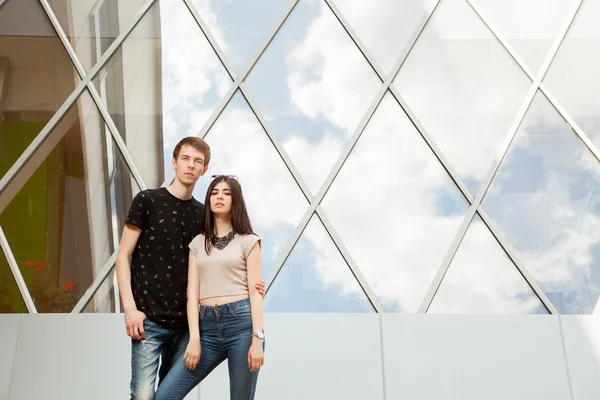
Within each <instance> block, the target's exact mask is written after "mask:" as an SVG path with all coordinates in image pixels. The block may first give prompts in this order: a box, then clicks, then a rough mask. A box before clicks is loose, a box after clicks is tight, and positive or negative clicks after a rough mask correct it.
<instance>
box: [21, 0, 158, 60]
mask: <svg viewBox="0 0 600 400" xmlns="http://www.w3.org/2000/svg"><path fill="white" fill-rule="evenodd" d="M26 2H33V1H31V0H27V1H26ZM145 2H146V1H145V0H127V1H119V0H102V1H97V0H77V1H65V0H48V3H49V4H50V8H51V9H52V12H53V13H54V15H55V16H56V18H57V19H58V21H59V22H60V25H61V28H62V30H63V31H64V32H65V34H66V35H67V37H68V38H69V41H70V42H71V45H72V46H73V48H74V49H75V53H76V54H77V58H79V61H80V62H81V64H82V65H83V68H84V69H85V70H86V71H89V70H90V69H91V68H92V67H93V66H94V65H95V64H96V62H97V61H98V60H99V59H100V57H102V55H104V52H106V49H108V47H109V46H110V45H111V44H112V43H113V42H114V41H115V39H116V38H117V36H119V34H120V33H121V31H122V30H123V29H124V28H126V27H127V26H128V25H130V24H131V23H133V21H134V20H135V17H136V15H137V13H138V11H139V10H140V8H141V7H142V5H143V4H144V3H145Z"/></svg>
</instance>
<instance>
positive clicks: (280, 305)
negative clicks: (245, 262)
mask: <svg viewBox="0 0 600 400" xmlns="http://www.w3.org/2000/svg"><path fill="white" fill-rule="evenodd" d="M265 311H267V312H337V313H339V312H351V313H357V312H374V309H373V307H372V306H371V303H370V302H369V300H368V298H367V296H366V295H365V293H364V292H363V290H362V289H361V287H360V285H359V284H358V281H357V280H356V278H355V277H354V275H353V274H352V272H351V270H350V268H349V267H348V264H346V262H345V261H344V259H343V258H342V256H341V254H340V252H339V251H338V249H337V247H336V246H335V244H334V243H333V241H332V240H331V237H330V236H329V234H328V233H327V231H326V230H325V227H324V226H323V224H322V223H321V221H320V220H319V218H318V217H316V216H313V217H312V219H311V220H310V222H309V223H308V225H307V227H306V229H305V230H304V232H303V233H302V236H300V239H299V240H298V242H297V243H296V246H295V247H294V249H293V250H292V252H291V254H290V256H289V257H288V259H287V260H286V262H285V264H284V265H283V266H282V267H281V270H280V271H279V274H278V275H277V277H276V278H275V281H274V282H273V284H272V286H271V288H270V289H269V292H268V293H267V295H266V297H265Z"/></svg>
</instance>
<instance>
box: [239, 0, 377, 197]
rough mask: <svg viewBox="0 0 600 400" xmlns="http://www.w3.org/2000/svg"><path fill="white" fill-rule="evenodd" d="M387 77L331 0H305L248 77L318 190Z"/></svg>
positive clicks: (254, 97) (278, 131)
mask: <svg viewBox="0 0 600 400" xmlns="http://www.w3.org/2000/svg"><path fill="white" fill-rule="evenodd" d="M380 86H381V81H380V80H379V79H378V78H377V76H376V75H375V72H374V71H373V69H372V68H371V67H370V65H369V64H368V63H367V61H366V60H365V58H364V57H363V55H362V53H361V52H360V51H359V50H358V48H357V47H356V45H355V44H354V43H353V42H352V41H351V39H350V37H349V36H348V34H347V33H346V31H345V30H344V29H343V27H342V26H341V25H340V23H339V21H338V20H337V19H336V18H335V16H334V15H333V13H332V12H331V10H330V9H329V7H327V5H326V4H325V2H309V1H306V2H305V1H302V2H300V3H298V5H297V6H296V7H295V8H294V10H293V11H292V13H291V15H290V17H289V18H288V20H287V21H286V22H285V24H284V25H283V27H282V28H281V30H280V31H279V32H278V33H277V36H275V39H274V40H273V42H272V43H271V44H270V45H269V47H268V48H267V50H266V52H265V53H264V54H263V56H262V57H261V58H260V60H259V61H258V63H257V64H256V66H255V68H254V69H253V70H252V73H251V74H250V76H249V77H248V79H247V81H246V88H247V90H248V93H249V94H250V96H251V101H252V103H253V104H255V105H256V106H257V108H258V109H259V112H261V113H262V114H263V115H264V116H265V118H266V120H267V123H268V125H269V127H270V129H271V130H272V131H273V132H274V134H275V135H276V136H277V138H278V140H279V141H280V142H281V144H282V145H283V148H284V149H285V151H286V152H287V153H288V155H289V157H290V159H291V160H292V162H293V163H294V165H295V166H296V168H297V169H298V171H299V172H300V174H301V175H302V177H303V179H304V181H305V182H306V184H307V185H308V186H309V188H310V190H311V192H313V194H316V193H317V192H318V190H319V188H320V187H321V184H322V183H323V181H324V179H325V177H327V175H328V174H329V171H330V170H331V168H332V167H333V165H334V164H335V161H336V160H337V158H338V157H339V155H340V153H341V151H342V149H343V147H344V145H345V143H346V141H347V139H348V138H349V137H350V136H351V135H352V134H353V133H354V130H355V129H356V128H357V126H358V124H359V122H360V120H361V118H362V117H363V115H364V113H365V112H366V110H367V108H368V106H369V105H370V104H371V102H372V101H373V99H374V96H375V93H376V92H377V90H378V89H379V88H380Z"/></svg>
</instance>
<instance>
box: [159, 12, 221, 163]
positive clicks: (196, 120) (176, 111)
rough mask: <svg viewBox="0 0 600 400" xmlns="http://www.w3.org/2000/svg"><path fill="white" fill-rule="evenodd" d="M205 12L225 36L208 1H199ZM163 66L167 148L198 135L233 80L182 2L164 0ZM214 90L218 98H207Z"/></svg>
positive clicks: (170, 148)
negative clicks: (166, 0) (216, 23)
mask: <svg viewBox="0 0 600 400" xmlns="http://www.w3.org/2000/svg"><path fill="white" fill-rule="evenodd" d="M197 3H198V5H199V6H201V15H202V17H203V18H204V19H205V20H206V22H207V24H208V25H209V26H210V27H211V29H212V31H211V32H212V34H213V35H214V36H216V37H220V36H221V33H220V32H221V31H220V29H219V27H218V26H216V25H215V20H216V17H215V15H214V13H213V12H211V11H210V9H209V8H208V3H207V2H197ZM160 4H161V27H162V29H161V32H162V70H163V82H162V86H163V91H162V96H163V99H162V102H163V131H164V133H163V135H164V139H163V143H164V148H165V151H166V152H170V151H171V150H172V149H173V147H174V146H175V144H176V143H177V142H178V141H179V140H180V139H182V138H184V137H185V136H190V135H197V134H198V133H199V131H200V128H201V127H202V126H203V124H204V123H205V122H206V120H207V119H208V117H209V116H210V114H211V112H212V111H213V108H214V106H215V104H216V103H217V102H218V100H219V99H220V98H221V97H222V96H223V95H224V94H225V92H226V91H227V90H228V89H229V87H230V85H231V80H230V79H229V77H228V75H227V74H226V72H225V69H224V68H223V66H222V65H221V63H220V62H219V60H218V58H217V56H216V55H215V53H214V50H213V49H212V47H211V46H210V45H209V43H208V41H207V40H206V38H205V37H204V35H203V34H202V31H201V30H200V28H199V27H198V25H197V24H196V22H195V21H194V19H193V17H192V15H191V14H190V13H189V11H188V9H187V7H186V6H185V5H184V3H182V2H179V1H177V2H175V1H169V2H161V3H160ZM211 92H216V93H218V96H216V97H217V98H216V99H207V97H206V96H207V95H208V94H209V93H211Z"/></svg>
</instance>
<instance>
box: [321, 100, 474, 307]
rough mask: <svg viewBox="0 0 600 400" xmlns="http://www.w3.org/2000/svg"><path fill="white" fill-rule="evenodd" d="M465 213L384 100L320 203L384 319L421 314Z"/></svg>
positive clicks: (417, 139) (422, 146) (393, 105)
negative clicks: (390, 315)
mask: <svg viewBox="0 0 600 400" xmlns="http://www.w3.org/2000/svg"><path fill="white" fill-rule="evenodd" d="M467 206H468V204H467V202H466V201H465V199H464V197H463V196H462V195H461V194H460V192H459V191H458V188H457V187H456V186H455V184H454V182H452V180H451V179H450V177H449V176H448V174H447V173H446V171H445V170H444V169H443V168H442V166H441V165H440V163H439V161H438V160H437V159H436V158H435V156H434V154H433V153H432V152H431V150H430V148H429V147H428V146H427V145H426V143H425V142H424V140H423V139H422V137H421V136H420V135H419V134H418V132H417V131H416V129H415V128H414V126H413V125H412V124H411V122H410V120H409V119H408V118H407V117H406V115H405V114H404V113H403V112H402V109H401V108H400V106H399V105H398V103H397V102H396V100H395V99H394V98H393V97H392V96H391V95H390V94H389V93H388V94H386V95H385V97H384V99H383V100H382V102H381V104H380V105H379V107H378V109H377V110H376V111H375V114H374V115H373V118H372V119H371V121H370V122H369V124H368V125H367V127H366V129H365V131H364V133H363V135H362V136H361V138H360V139H359V141H358V143H357V144H356V146H355V147H354V149H353V150H352V153H351V154H350V156H349V157H348V160H347V161H346V163H345V164H344V166H343V167H342V169H341V171H340V173H339V174H338V176H337V177H336V179H335V181H334V182H333V184H332V186H331V188H330V190H329V191H328V192H327V195H326V196H325V198H324V200H323V209H324V210H325V213H326V214H327V216H328V217H329V219H330V221H331V223H332V224H333V226H334V228H335V229H336V231H337V233H338V234H339V236H340V237H341V239H342V241H343V243H344V244H345V246H346V247H347V249H348V251H349V252H350V254H351V256H352V258H353V259H354V261H355V262H356V264H357V265H358V267H359V268H360V270H361V272H362V274H363V276H364V277H365V279H366V280H367V282H368V283H369V285H370V286H371V288H372V289H373V291H374V293H375V295H376V296H377V297H378V299H379V302H380V303H381V304H382V306H383V308H384V310H385V311H387V312H416V311H417V310H418V308H419V306H420V304H421V302H422V301H423V298H424V296H425V294H426V293H427V290H428V289H429V286H430V285H431V282H432V280H433V278H434V276H435V274H436V273H437V270H438V269H439V267H440V265H441V263H442V260H443V259H444V256H445V254H446V251H447V250H448V248H449V247H450V244H451V243H452V240H453V239H454V237H455V236H456V232H457V231H458V228H459V226H460V225H461V223H462V220H463V217H464V214H465V212H466V210H467Z"/></svg>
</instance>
